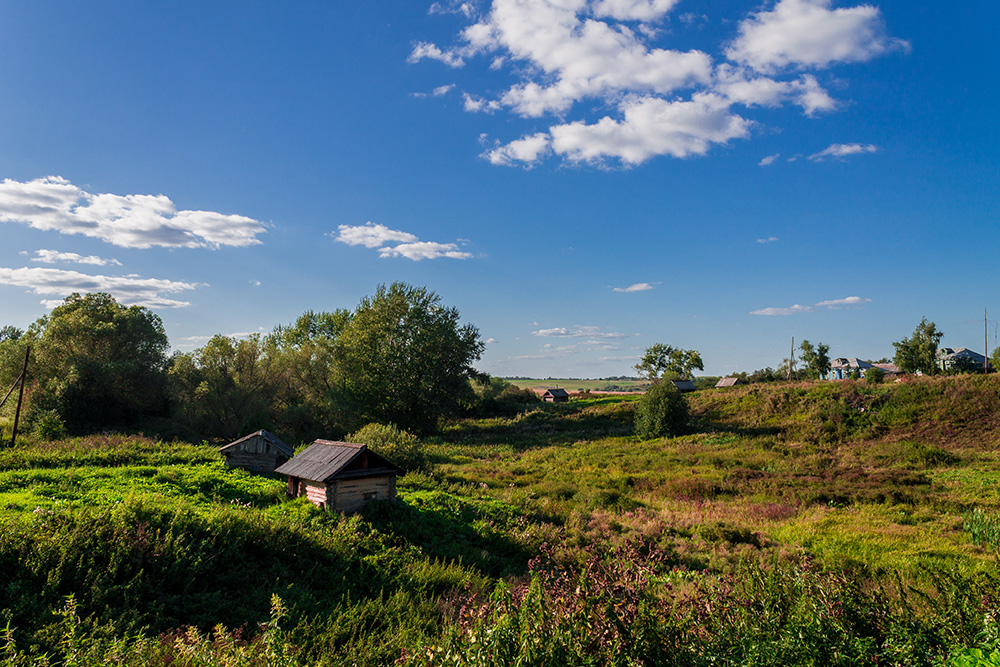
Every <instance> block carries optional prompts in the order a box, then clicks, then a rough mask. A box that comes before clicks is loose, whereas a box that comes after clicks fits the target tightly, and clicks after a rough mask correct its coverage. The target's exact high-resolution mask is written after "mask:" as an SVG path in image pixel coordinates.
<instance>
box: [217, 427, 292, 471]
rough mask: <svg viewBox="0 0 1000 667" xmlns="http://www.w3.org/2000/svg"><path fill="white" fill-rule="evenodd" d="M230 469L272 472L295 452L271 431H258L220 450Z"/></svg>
mask: <svg viewBox="0 0 1000 667" xmlns="http://www.w3.org/2000/svg"><path fill="white" fill-rule="evenodd" d="M219 453H220V454H222V456H223V458H225V460H226V465H227V466H229V467H230V468H243V469H244V470H253V471H254V472H272V471H273V470H274V469H275V468H277V467H278V466H280V465H281V464H282V463H284V462H285V461H287V460H288V459H290V458H292V456H293V455H294V454H295V450H294V449H293V448H292V446H291V445H288V444H285V443H284V442H282V440H281V438H279V437H278V436H276V435H275V434H273V433H271V432H270V431H263V430H261V431H257V432H256V433H251V434H250V435H246V436H243V437H242V438H240V439H239V440H235V441H233V442H231V443H229V444H228V445H225V446H223V447H220V448H219Z"/></svg>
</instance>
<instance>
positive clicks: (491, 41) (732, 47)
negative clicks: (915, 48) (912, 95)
mask: <svg viewBox="0 0 1000 667" xmlns="http://www.w3.org/2000/svg"><path fill="white" fill-rule="evenodd" d="M677 6H678V2H677V1H676V0H589V1H584V0H574V1H572V2H554V1H552V0H491V1H490V2H488V3H484V4H483V6H482V11H479V9H478V8H476V9H473V8H471V7H473V6H472V5H471V4H470V3H460V4H455V3H436V4H435V5H434V7H437V8H438V9H437V10H435V11H434V12H432V13H438V14H440V13H449V14H453V15H456V16H464V17H465V20H466V23H465V25H464V26H463V27H462V28H461V29H460V30H459V32H458V33H457V35H456V39H455V42H454V46H451V47H448V48H441V47H440V46H438V45H436V44H433V43H431V42H426V41H421V42H417V43H416V44H415V45H414V46H413V48H412V49H411V52H410V55H409V62H411V63H417V62H420V61H423V60H434V61H439V62H442V63H444V64H445V65H447V66H449V67H462V66H464V65H465V63H466V62H467V61H470V60H471V59H473V58H479V57H483V58H487V59H489V63H490V68H491V70H496V71H498V72H499V71H501V70H503V71H505V73H509V74H510V75H511V78H510V79H506V80H505V81H504V83H503V84H501V85H502V86H505V87H502V88H500V89H499V91H498V92H497V93H495V94H493V95H488V94H482V93H477V92H475V91H466V92H463V95H462V99H463V104H464V106H465V109H466V110H467V111H470V112H475V111H499V110H507V111H508V112H510V113H512V114H514V115H517V116H521V117H524V118H537V119H542V118H550V119H552V120H551V121H548V122H547V121H544V120H543V121H540V122H541V123H544V124H545V127H544V128H541V127H539V128H536V129H535V130H534V131H533V132H531V133H530V134H526V135H524V136H522V137H520V138H516V139H514V140H512V141H511V140H502V141H499V142H497V144H496V146H495V147H494V148H492V149H491V150H488V151H487V152H485V153H484V154H483V157H485V158H486V159H488V160H489V161H490V162H492V163H493V164H497V165H520V166H529V165H532V164H536V163H538V162H539V161H541V160H543V159H545V158H547V157H549V156H553V155H554V156H556V157H557V158H558V159H561V160H563V161H565V162H570V163H596V164H604V163H605V162H606V161H612V162H617V163H619V164H621V165H625V166H629V165H636V164H640V163H642V162H645V161H646V160H649V159H651V158H654V157H657V156H673V157H680V158H683V157H689V156H694V155H702V154H704V153H706V152H708V151H709V150H710V149H711V148H712V147H713V146H717V145H720V144H726V143H728V142H730V141H733V140H735V139H746V138H749V137H750V128H751V126H752V125H753V121H752V120H750V119H748V118H746V117H744V116H743V115H741V114H744V113H746V111H749V110H751V109H752V108H754V107H761V106H764V107H777V106H782V105H787V104H791V105H796V106H799V107H801V109H802V111H803V113H805V114H806V115H807V116H811V115H815V114H817V113H820V112H832V111H835V110H837V109H838V108H839V105H838V103H837V101H836V100H835V99H833V97H832V96H831V95H830V94H829V93H828V92H827V91H826V90H825V89H824V88H823V87H822V85H821V84H820V82H819V80H818V79H817V77H816V74H815V73H816V71H817V70H820V69H825V68H830V67H833V66H835V65H836V64H838V63H858V62H864V61H868V60H871V59H873V58H875V57H878V56H880V55H882V54H885V53H889V52H891V51H894V50H906V48H907V46H908V45H907V44H906V43H905V42H903V41H902V40H898V39H893V38H892V37H890V36H888V34H887V31H886V29H885V26H884V22H883V19H882V14H881V12H880V10H879V9H878V8H876V7H872V6H871V5H858V6H855V7H844V8H837V9H833V8H831V0H777V2H775V3H774V4H773V6H772V7H771V9H770V10H764V11H758V12H753V13H749V14H743V15H736V16H720V17H718V18H719V19H720V20H722V21H726V22H730V23H737V22H738V33H737V35H736V37H735V39H732V40H731V41H729V42H726V43H717V44H715V45H713V46H712V47H710V48H709V49H708V50H709V51H710V52H713V53H723V54H724V58H725V59H727V60H728V61H727V62H726V61H724V62H717V61H716V60H715V59H714V58H713V56H712V55H709V53H707V52H705V51H701V50H697V49H690V48H687V47H681V48H676V49H675V48H669V47H670V44H669V43H670V42H671V41H674V42H675V43H676V44H677V45H680V44H683V43H687V40H686V39H685V38H686V37H687V35H685V34H683V33H684V31H694V30H698V29H699V28H698V26H700V25H702V24H703V23H704V22H705V20H707V17H696V16H694V15H691V14H681V15H680V16H678V17H677V18H678V19H679V20H677V21H673V20H672V18H671V14H672V13H673V11H674V10H675V9H676V7H677ZM441 7H447V9H441ZM460 8H464V9H460ZM696 19H697V20H696ZM675 33H676V34H675ZM737 106H738V107H740V110H739V111H737V110H736V107H737ZM594 108H604V109H608V110H610V111H608V112H607V114H606V115H604V116H603V117H597V116H596V115H595V114H593V113H592V111H591V110H592V109H594ZM744 110H746V111H744ZM766 159H767V158H765V160H766ZM772 161H773V160H772ZM762 164H769V162H764V163H762Z"/></svg>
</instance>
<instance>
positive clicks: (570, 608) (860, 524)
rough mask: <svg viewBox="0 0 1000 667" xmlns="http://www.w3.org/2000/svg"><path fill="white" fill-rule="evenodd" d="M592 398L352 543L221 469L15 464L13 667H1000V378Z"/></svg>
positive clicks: (404, 505) (138, 455) (464, 469)
mask: <svg viewBox="0 0 1000 667" xmlns="http://www.w3.org/2000/svg"><path fill="white" fill-rule="evenodd" d="M637 399H638V397H636V396H608V395H592V396H581V397H577V398H575V399H574V400H572V401H570V402H569V403H565V404H555V405H551V404H546V405H541V404H539V405H538V406H536V407H532V408H530V409H527V410H526V411H524V412H522V413H520V414H517V415H515V416H511V417H493V418H478V419H472V418H468V419H459V420H454V421H451V422H448V423H446V424H444V425H443V427H442V429H441V431H440V433H439V434H438V435H436V436H433V437H431V438H428V439H425V440H424V441H423V445H424V448H425V452H426V456H427V460H428V465H427V466H426V468H425V470H423V471H419V472H410V473H408V474H407V475H406V476H405V477H402V478H401V479H400V480H399V484H398V486H399V495H400V498H399V502H396V503H388V502H387V503H375V504H372V505H370V506H369V507H368V508H366V509H365V510H364V511H363V512H361V513H360V514H358V515H355V516H349V517H345V516H340V515H335V514H330V513H325V512H322V511H320V510H317V509H316V508H314V507H312V506H311V505H309V504H307V503H306V502H304V501H303V500H302V499H296V500H289V499H287V498H286V497H285V495H284V487H285V485H284V480H282V479H280V478H279V477H277V476H273V475H272V476H268V475H252V474H250V473H246V472H243V471H238V470H229V469H226V468H225V467H224V466H223V464H222V463H221V461H220V459H219V457H218V454H217V453H216V449H215V447H214V446H213V445H209V444H207V443H201V444H189V443H183V442H161V441H158V440H155V439H149V438H145V437H141V436H129V435H103V436H93V437H87V438H76V439H66V440H57V441H53V442H42V441H25V442H24V443H23V444H21V445H19V446H18V447H17V448H15V449H4V450H2V451H0V616H2V618H0V626H3V627H6V631H5V633H4V637H3V638H0V659H2V660H3V662H2V663H0V664H4V665H29V664H30V665H38V664H51V665H92V664H106V665H258V664H266V665H385V664H404V665H553V666H555V665H789V664H800V665H951V666H954V667H959V666H963V665H976V664H1000V600H998V596H1000V570H998V567H997V565H998V562H997V556H998V551H1000V511H998V510H1000V447H998V443H1000V380H998V379H997V378H996V377H993V376H955V377H946V378H926V379H919V380H916V381H912V382H907V383H901V384H891V385H890V384H886V385H881V384H867V383H864V382H855V381H845V382H838V383H823V382H801V383H770V384H761V385H750V386H742V387H733V388H730V389H725V390H708V391H699V392H695V393H694V394H689V395H687V397H686V399H685V400H687V402H688V404H689V407H690V410H691V414H692V422H691V426H690V428H689V429H688V432H687V433H685V434H682V435H680V436H677V437H674V438H667V439H656V440H648V441H642V440H639V439H638V438H636V437H635V436H634V435H633V429H632V415H633V409H634V406H635V401H636V400H637Z"/></svg>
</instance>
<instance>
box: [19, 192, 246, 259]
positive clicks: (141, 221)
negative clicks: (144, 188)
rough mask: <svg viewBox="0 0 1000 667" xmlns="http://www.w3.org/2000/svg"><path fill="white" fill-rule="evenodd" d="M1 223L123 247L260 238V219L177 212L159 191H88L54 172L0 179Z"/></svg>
mask: <svg viewBox="0 0 1000 667" xmlns="http://www.w3.org/2000/svg"><path fill="white" fill-rule="evenodd" d="M0 222H19V223H23V224H27V225H29V226H30V227H33V228H35V229H40V230H45V231H57V232H60V233H62V234H82V235H84V236H89V237H91V238H96V239H100V240H102V241H105V242H107V243H111V244H113V245H117V246H122V247H126V248H150V247H152V246H161V247H168V248H218V247H220V246H237V247H239V246H249V245H255V244H258V243H260V240H259V239H258V238H257V237H258V236H259V235H260V234H263V233H264V232H265V226H264V223H262V222H259V221H257V220H254V219H252V218H247V217H244V216H241V215H227V214H224V213H215V212H212V211H178V210H177V209H176V207H175V206H174V203H173V202H172V201H170V199H168V198H167V197H165V196H164V195H114V194H91V193H89V192H85V191H84V190H81V189H80V188H78V187H77V186H75V185H73V184H72V183H70V182H69V181H67V180H66V179H64V178H61V177H59V176H47V177H45V178H38V179H35V180H33V181H27V182H24V183H21V182H18V181H13V180H10V179H5V180H4V181H3V182H2V183H0Z"/></svg>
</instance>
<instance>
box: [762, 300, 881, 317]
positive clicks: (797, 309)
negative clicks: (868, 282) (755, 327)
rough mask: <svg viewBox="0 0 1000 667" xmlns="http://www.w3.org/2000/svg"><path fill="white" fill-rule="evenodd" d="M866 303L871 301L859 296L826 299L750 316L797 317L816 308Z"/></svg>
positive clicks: (764, 311) (770, 309)
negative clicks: (808, 304) (809, 304)
mask: <svg viewBox="0 0 1000 667" xmlns="http://www.w3.org/2000/svg"><path fill="white" fill-rule="evenodd" d="M866 303H871V299H866V298H862V297H860V296H849V297H845V298H843V299H828V300H826V301H819V302H817V303H814V304H812V305H811V306H802V305H799V304H795V305H794V306H788V307H787V308H775V307H771V308H761V309H760V310H751V311H750V314H751V315H797V314H798V313H811V312H812V311H814V310H816V309H817V308H827V309H835V308H839V307H842V306H862V305H864V304H866Z"/></svg>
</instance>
